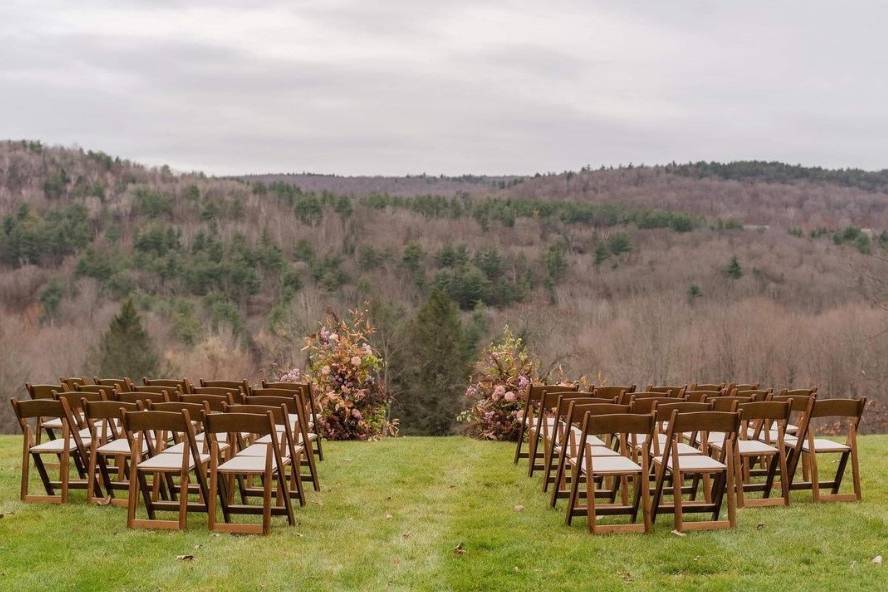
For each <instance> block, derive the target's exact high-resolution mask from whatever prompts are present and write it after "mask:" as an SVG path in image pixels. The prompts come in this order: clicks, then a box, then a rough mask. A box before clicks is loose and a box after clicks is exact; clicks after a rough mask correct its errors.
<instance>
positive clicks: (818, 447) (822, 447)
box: [802, 438, 851, 452]
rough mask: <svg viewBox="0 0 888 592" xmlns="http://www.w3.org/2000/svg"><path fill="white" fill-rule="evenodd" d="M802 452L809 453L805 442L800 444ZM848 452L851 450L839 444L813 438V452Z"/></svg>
mask: <svg viewBox="0 0 888 592" xmlns="http://www.w3.org/2000/svg"><path fill="white" fill-rule="evenodd" d="M802 450H804V451H805V452H809V451H810V448H809V447H808V441H807V440H805V441H804V442H803V443H802ZM849 450H851V448H849V447H848V446H846V445H844V444H840V443H839V442H833V441H832V440H827V439H826V438H814V452H847V451H849Z"/></svg>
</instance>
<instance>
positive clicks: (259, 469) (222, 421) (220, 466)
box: [205, 411, 296, 535]
mask: <svg viewBox="0 0 888 592" xmlns="http://www.w3.org/2000/svg"><path fill="white" fill-rule="evenodd" d="M205 423H206V430H207V432H206V433H207V436H208V441H209V443H210V493H209V528H210V530H211V531H215V532H228V533H236V534H265V535H267V534H268V533H269V531H270V530H271V517H272V515H279V516H286V517H287V522H288V523H289V524H290V526H293V525H294V524H296V519H295V517H294V516H293V505H292V504H291V503H290V495H289V494H288V493H287V491H288V489H287V482H286V477H285V472H284V466H285V457H283V455H282V454H281V447H280V443H279V442H278V435H277V430H276V429H275V424H274V419H273V416H272V413H271V412H270V411H269V412H266V413H265V414H252V413H214V414H211V415H208V416H207V417H206V422H205ZM222 433H224V434H227V435H228V441H233V440H234V439H235V438H236V437H237V436H238V435H240V434H245V433H248V434H251V435H253V436H255V438H256V439H255V440H254V443H253V444H251V445H250V446H249V447H247V448H245V449H243V450H239V451H237V452H236V453H235V455H234V456H233V457H232V458H230V459H229V460H226V461H224V462H223V461H222V460H221V459H220V457H219V450H218V441H217V435H219V434H222ZM263 437H267V438H268V441H267V442H263V441H262V440H261V438H263ZM220 476H222V477H226V476H243V477H254V476H258V477H261V479H262V489H263V496H262V506H254V505H250V504H248V503H242V504H232V503H230V502H229V497H228V492H227V491H226V480H225V479H220V478H219V477H220ZM275 485H276V489H277V495H276V496H275V499H276V501H277V504H276V505H275V506H272V501H271V500H272V489H273V488H274V487H275ZM217 497H218V501H219V502H220V503H221V505H222V514H223V517H224V519H225V522H224V523H222V524H220V523H218V522H217V521H216V501H217ZM233 514H261V515H262V524H261V525H257V524H235V523H232V522H231V516H232V515H233Z"/></svg>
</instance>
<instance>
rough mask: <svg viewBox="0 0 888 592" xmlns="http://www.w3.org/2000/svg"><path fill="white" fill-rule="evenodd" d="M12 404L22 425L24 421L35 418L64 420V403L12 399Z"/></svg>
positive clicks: (43, 399) (45, 400)
mask: <svg viewBox="0 0 888 592" xmlns="http://www.w3.org/2000/svg"><path fill="white" fill-rule="evenodd" d="M10 403H12V409H13V411H15V416H16V417H17V418H18V419H19V423H22V422H23V421H24V420H28V419H32V418H35V417H38V418H41V417H48V418H64V417H66V415H65V408H64V404H65V402H64V401H59V400H55V399H45V398H41V399H31V400H29V401H27V400H26V401H19V400H18V399H10ZM22 429H24V424H23V423H22Z"/></svg>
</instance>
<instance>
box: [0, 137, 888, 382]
mask: <svg viewBox="0 0 888 592" xmlns="http://www.w3.org/2000/svg"><path fill="white" fill-rule="evenodd" d="M883 177H884V174H883V173H866V172H863V171H824V170H821V169H804V168H799V167H788V166H786V165H779V163H735V164H733V165H717V164H714V163H708V164H707V163H697V164H695V165H668V166H657V167H637V166H636V167H623V168H619V169H608V170H590V169H583V170H581V171H577V172H567V173H560V174H554V173H553V174H544V175H536V176H530V177H526V178H522V177H460V178H440V177H422V176H420V177H410V178H403V179H401V178H384V177H379V178H376V177H367V178H347V177H336V176H326V175H271V176H250V177H244V178H226V179H220V178H210V177H206V176H204V175H201V174H178V173H174V172H172V171H171V170H169V169H168V168H166V167H164V168H145V167H142V166H140V165H138V164H137V163H132V162H128V161H125V160H120V159H117V158H114V157H112V156H109V155H106V154H103V153H98V152H91V151H87V150H82V149H76V148H62V147H48V146H44V145H42V144H40V143H38V142H20V141H14V142H13V141H10V142H3V143H0V217H2V219H3V228H2V231H0V390H2V394H3V395H4V396H10V395H12V394H14V393H18V392H19V391H20V390H21V385H22V384H23V383H24V382H25V381H26V380H28V381H31V382H45V381H51V380H54V379H55V378H57V377H58V376H59V375H76V374H90V373H91V372H92V370H93V366H94V364H93V361H92V360H91V357H90V352H91V350H92V348H94V346H95V344H96V342H97V340H98V338H99V336H100V335H101V333H102V332H103V331H104V330H105V329H106V328H107V326H108V322H109V320H110V318H111V316H112V315H113V314H114V313H115V312H116V311H117V310H118V308H119V304H120V302H121V300H122V299H124V298H126V297H128V296H133V297H134V298H135V300H136V302H137V304H138V305H139V307H140V309H141V310H142V312H143V314H144V315H145V317H146V319H147V320H148V328H149V331H150V333H151V334H152V336H153V337H154V338H155V340H156V342H157V343H158V345H159V347H160V349H161V351H162V352H163V355H164V357H165V359H166V360H167V363H168V364H169V366H170V368H171V369H172V370H173V371H175V372H176V373H179V374H183V375H188V376H191V377H194V378H197V377H204V378H211V377H215V376H236V377H246V378H250V379H255V378H258V377H262V376H266V375H269V374H271V373H273V372H274V371H275V369H278V368H289V367H292V366H301V365H302V362H303V360H302V353H301V351H300V349H301V345H302V338H303V336H304V335H305V334H306V333H307V332H309V331H312V330H314V328H315V327H316V325H317V322H318V320H319V319H320V318H321V317H322V315H323V313H324V311H325V310H326V309H328V308H330V309H332V310H336V311H340V312H341V311H343V310H346V309H348V308H351V307H354V306H357V305H359V304H361V303H363V302H365V301H368V302H370V303H371V305H372V310H373V313H374V314H373V316H374V322H375V323H376V324H377V325H378V326H379V328H380V332H379V334H378V335H377V337H378V338H379V339H380V340H381V341H382V342H384V343H382V344H381V345H382V349H384V350H385V351H387V352H388V351H390V350H391V349H396V348H397V347H398V346H399V343H398V339H397V336H398V334H399V333H398V332H399V331H400V330H401V329H402V326H403V322H404V320H405V319H409V318H411V317H412V314H413V312H414V310H415V309H416V308H417V307H418V306H419V305H420V304H421V303H423V302H424V301H425V299H426V297H427V295H428V293H429V291H430V290H431V288H432V287H435V286H437V287H440V288H441V289H443V290H444V291H445V292H447V293H448V294H449V295H450V297H451V298H453V299H454V300H455V301H456V302H457V303H458V304H459V305H460V308H461V309H462V310H463V311H464V312H463V314H464V317H465V321H466V322H467V323H469V324H471V326H472V327H473V328H474V330H475V331H476V332H477V334H478V337H479V339H480V340H481V341H484V340H486V339H488V338H490V337H491V336H492V335H494V334H495V333H497V332H498V331H499V330H500V329H501V328H502V326H503V325H504V324H506V323H508V324H510V325H511V326H512V327H513V328H515V329H516V330H517V331H519V332H520V333H521V334H522V335H524V336H525V337H526V338H527V340H528V342H529V344H530V346H531V348H532V350H533V351H534V352H536V353H537V354H538V355H539V356H540V357H541V358H542V360H543V362H544V367H547V368H548V367H554V366H561V367H562V368H563V370H564V371H565V372H566V373H567V374H568V375H570V376H574V377H576V376H579V375H586V376H588V377H589V378H590V379H591V380H592V381H593V382H596V383H603V382H607V383H610V384H614V383H623V382H636V383H639V384H643V383H646V382H647V381H655V382H658V383H685V382H690V381H701V382H703V381H709V380H737V381H744V382H745V381H757V382H762V383H765V384H768V385H775V386H783V385H793V384H795V385H803V384H804V385H807V384H817V385H820V388H821V391H822V392H827V393H836V394H853V395H868V396H877V397H879V396H881V393H883V392H885V390H886V387H888V370H886V367H885V364H884V360H885V359H886V358H888V333H886V331H885V329H886V326H885V321H886V315H885V313H884V311H883V310H882V309H881V308H880V307H879V306H878V304H879V303H880V302H884V301H885V285H884V278H885V277H886V275H888V274H886V264H885V263H884V257H885V256H886V255H888V251H886V248H888V232H886V230H888V188H886V184H885V182H884V181H883ZM880 280H881V281H880ZM390 370H391V371H392V372H397V368H393V369H390Z"/></svg>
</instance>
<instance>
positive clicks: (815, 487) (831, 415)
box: [788, 398, 866, 502]
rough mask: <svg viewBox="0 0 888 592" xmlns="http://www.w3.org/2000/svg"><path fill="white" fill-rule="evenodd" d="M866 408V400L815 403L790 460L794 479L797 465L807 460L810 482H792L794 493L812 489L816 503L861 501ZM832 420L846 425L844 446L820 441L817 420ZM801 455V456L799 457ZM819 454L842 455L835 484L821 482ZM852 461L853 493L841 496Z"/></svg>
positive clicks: (833, 482) (833, 481) (825, 400)
mask: <svg viewBox="0 0 888 592" xmlns="http://www.w3.org/2000/svg"><path fill="white" fill-rule="evenodd" d="M865 408H866V398H863V399H812V402H811V409H810V411H809V412H808V413H807V414H806V416H805V419H804V422H803V424H802V425H801V426H800V428H799V433H798V435H797V438H798V441H797V442H796V451H797V452H796V454H793V455H792V457H791V460H790V466H789V469H788V470H789V474H790V476H791V477H792V475H794V472H795V466H794V465H795V464H797V463H798V462H799V459H800V458H805V459H806V460H807V462H808V465H809V471H810V480H808V481H801V482H797V481H794V480H793V481H791V483H790V489H810V490H811V493H812V496H813V498H814V501H815V502H853V501H860V499H861V497H862V494H861V488H860V465H859V462H858V458H857V429H858V427H859V426H860V420H861V418H862V417H863V411H864V409H865ZM818 419H820V420H824V419H832V420H838V421H839V423H841V424H844V426H842V427H844V428H845V429H846V430H847V435H846V438H845V442H844V443H840V442H835V441H833V440H830V439H827V438H818V437H817V435H816V433H815V432H816V426H815V425H814V422H815V420H818ZM799 453H800V454H799ZM818 454H838V455H839V459H838V466H837V467H836V474H835V477H834V478H833V479H832V480H831V481H821V480H820V476H819V467H818V464H817V455H818ZM849 459H850V460H851V480H852V490H853V493H839V491H840V489H841V486H842V478H843V476H844V474H845V469H846V467H847V464H848V460H849ZM821 489H829V493H823V492H822V491H821Z"/></svg>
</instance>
